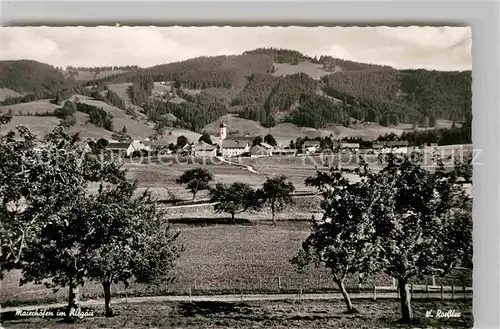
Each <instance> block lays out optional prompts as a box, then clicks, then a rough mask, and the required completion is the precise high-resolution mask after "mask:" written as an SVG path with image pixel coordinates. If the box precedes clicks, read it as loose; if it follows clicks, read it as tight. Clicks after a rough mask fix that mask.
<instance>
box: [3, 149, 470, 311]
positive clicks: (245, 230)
mask: <svg viewBox="0 0 500 329" xmlns="http://www.w3.org/2000/svg"><path fill="white" fill-rule="evenodd" d="M317 161H318V160H317V159H316V160H314V159H312V158H309V159H308V158H307V157H304V158H302V157H269V158H246V159H244V158H242V162H243V163H251V164H252V165H254V166H255V168H256V169H257V170H258V173H251V172H249V171H247V170H246V169H245V168H243V167H237V166H233V165H230V164H227V163H219V164H205V165H203V166H204V167H205V168H206V169H208V170H209V171H210V172H212V173H213V174H214V179H215V182H222V183H232V182H246V183H248V184H250V185H251V186H252V187H254V188H257V187H259V186H260V185H261V184H262V183H263V182H264V181H265V179H266V177H268V176H270V175H274V174H284V175H287V176H288V177H289V178H290V180H291V181H292V182H293V183H294V185H295V186H296V189H297V191H299V192H313V191H314V190H313V189H312V188H310V187H307V186H305V184H304V179H305V178H306V177H308V176H311V175H314V173H315V170H316V166H317ZM199 166H202V165H201V164H199V162H198V163H197V161H195V160H193V159H191V160H190V161H187V160H186V159H185V161H182V162H181V163H170V164H165V163H155V162H152V163H148V164H143V163H127V164H125V166H124V168H126V169H127V170H128V175H129V177H131V178H135V179H137V180H138V182H139V187H140V190H144V189H146V188H147V189H150V190H151V191H152V192H153V193H154V194H155V196H157V197H158V198H159V199H161V200H168V199H169V198H172V196H175V198H178V199H182V200H191V199H192V195H191V194H190V193H189V191H187V190H186V189H185V188H184V187H183V186H180V185H178V184H176V183H175V179H176V178H178V177H179V176H180V175H181V174H182V172H183V171H185V170H186V169H189V168H194V167H199ZM317 168H318V169H323V170H325V169H327V168H326V167H324V166H323V167H321V166H318V167H317ZM351 176H352V175H351ZM352 179H355V177H354V176H352ZM215 182H214V183H215ZM469 189H470V187H469ZM207 197H208V194H207V193H206V192H201V193H199V195H197V199H199V200H203V199H206V198H207ZM319 201H320V198H319V196H305V197H299V198H295V203H294V204H293V205H290V206H289V207H288V208H287V209H286V210H285V211H283V212H281V213H278V215H277V220H278V224H277V225H276V226H273V225H272V224H271V221H270V217H271V215H270V211H269V209H267V208H265V209H263V210H262V211H260V212H246V213H242V214H238V215H237V216H236V224H232V223H230V220H229V217H230V216H229V215H228V214H218V213H215V212H214V210H213V206H212V205H207V204H201V205H195V206H194V205H193V206H187V207H182V206H181V207H172V206H170V208H165V211H166V219H167V220H169V221H170V222H172V223H173V224H172V225H173V228H174V229H175V230H179V231H180V236H179V239H180V242H181V243H182V244H183V245H184V246H185V251H184V253H183V254H182V255H181V257H180V259H179V260H178V261H177V265H176V267H175V273H174V274H175V277H176V280H175V282H174V283H173V284H171V285H168V286H167V285H156V286H146V285H139V284H134V283H132V284H131V285H130V286H129V287H128V288H127V289H125V287H124V286H123V285H121V284H117V285H113V286H112V294H113V295H114V296H124V295H162V294H186V293H187V291H188V290H189V289H192V291H193V293H199V294H207V293H208V294H216V293H234V292H238V291H240V290H245V291H254V292H255V291H258V292H280V291H292V292H296V291H298V289H301V288H302V289H304V292H307V291H324V290H331V289H336V286H335V285H334V283H333V281H332V279H331V277H330V274H329V272H328V271H326V270H325V269H324V268H322V267H318V268H317V267H314V266H310V267H309V268H307V269H306V270H305V271H304V272H303V273H298V272H297V271H296V268H295V267H294V266H292V265H291V264H290V263H289V259H290V258H291V257H293V256H294V255H295V253H296V252H297V251H298V250H299V249H300V247H301V243H302V241H303V240H304V239H305V238H306V237H307V236H308V234H309V231H310V223H309V222H308V220H310V219H311V217H312V216H313V215H314V216H317V217H320V216H321V211H320V208H319ZM164 207H167V206H166V205H165V206H164ZM19 278H20V273H19V272H18V271H13V272H10V273H7V274H6V276H5V278H4V280H2V281H1V287H0V303H2V304H3V305H8V304H11V303H13V302H15V301H16V300H17V301H24V302H35V301H52V302H54V301H63V300H64V298H65V296H66V293H67V291H66V289H61V290H60V291H58V292H56V293H54V292H53V291H52V290H50V289H47V288H45V287H44V286H42V285H33V284H26V285H23V286H19V284H18V281H19ZM435 279H436V284H438V285H439V284H444V285H450V284H455V285H456V286H457V287H458V286H463V285H464V284H465V285H466V286H471V273H470V272H464V271H458V270H457V271H455V272H454V273H452V275H449V276H446V277H443V278H439V277H436V278H435ZM413 282H414V283H418V284H431V283H432V281H431V278H429V277H424V278H414V280H413ZM358 283H359V279H358V278H357V277H350V278H349V279H348V287H349V289H357V288H358ZM373 284H376V285H377V286H387V285H392V278H390V277H389V276H387V275H386V274H384V273H379V274H376V275H374V276H372V277H368V278H366V281H365V282H364V283H363V287H365V288H367V289H371V287H372V286H373ZM81 292H82V294H83V297H84V298H95V297H99V296H102V287H101V286H100V285H99V284H98V283H93V282H88V283H87V284H85V285H84V287H83V288H82V290H81Z"/></svg>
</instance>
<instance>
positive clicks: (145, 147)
mask: <svg viewBox="0 0 500 329" xmlns="http://www.w3.org/2000/svg"><path fill="white" fill-rule="evenodd" d="M132 146H133V147H134V149H135V150H138V151H151V141H149V140H145V141H140V140H134V141H133V142H132Z"/></svg>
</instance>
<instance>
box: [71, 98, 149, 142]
mask: <svg viewBox="0 0 500 329" xmlns="http://www.w3.org/2000/svg"><path fill="white" fill-rule="evenodd" d="M75 97H78V101H79V102H80V103H84V104H88V105H92V106H96V107H99V108H102V109H103V110H105V111H106V112H108V113H109V114H111V115H112V116H113V127H114V130H115V131H120V130H121V129H122V127H124V126H125V127H127V134H128V135H130V136H131V137H132V138H135V139H144V138H146V137H149V136H152V135H153V133H154V131H153V127H154V126H153V125H149V124H148V123H146V122H144V121H143V120H142V119H134V118H132V117H131V116H129V115H127V114H126V113H125V111H123V110H122V109H119V108H117V107H115V106H111V105H109V104H106V103H104V102H102V101H98V100H95V99H93V98H91V97H87V96H82V95H75V96H73V97H72V98H71V100H74V99H75Z"/></svg>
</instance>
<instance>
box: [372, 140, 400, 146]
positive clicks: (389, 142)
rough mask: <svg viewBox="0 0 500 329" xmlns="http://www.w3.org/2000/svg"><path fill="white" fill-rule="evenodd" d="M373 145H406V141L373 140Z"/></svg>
mask: <svg viewBox="0 0 500 329" xmlns="http://www.w3.org/2000/svg"><path fill="white" fill-rule="evenodd" d="M373 145H382V146H408V145H409V143H408V141H383V142H375V143H374V144H373Z"/></svg>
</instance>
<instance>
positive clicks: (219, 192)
mask: <svg viewBox="0 0 500 329" xmlns="http://www.w3.org/2000/svg"><path fill="white" fill-rule="evenodd" d="M210 194H211V202H216V204H215V205H214V210H215V212H217V213H221V212H225V213H229V214H231V220H232V222H233V223H234V216H235V215H236V214H240V213H243V212H245V211H247V210H249V209H251V210H258V209H260V207H261V206H262V204H261V203H260V202H259V200H258V198H257V196H256V191H254V190H253V189H252V188H251V187H250V185H248V184H246V183H241V182H235V183H233V184H231V185H226V184H222V183H217V185H216V186H215V188H213V189H211V190H210Z"/></svg>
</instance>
